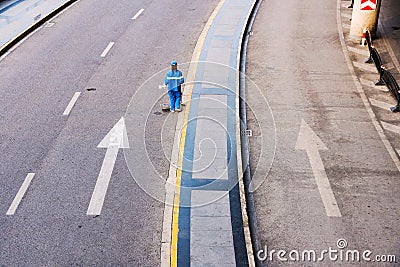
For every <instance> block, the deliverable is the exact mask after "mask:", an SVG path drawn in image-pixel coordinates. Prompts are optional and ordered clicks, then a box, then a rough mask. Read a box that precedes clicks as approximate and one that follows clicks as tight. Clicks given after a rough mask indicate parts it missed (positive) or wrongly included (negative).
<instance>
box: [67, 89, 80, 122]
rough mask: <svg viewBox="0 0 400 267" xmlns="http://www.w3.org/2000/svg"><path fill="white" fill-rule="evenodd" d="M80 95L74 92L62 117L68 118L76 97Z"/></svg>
mask: <svg viewBox="0 0 400 267" xmlns="http://www.w3.org/2000/svg"><path fill="white" fill-rule="evenodd" d="M80 95H81V92H76V93H75V94H74V96H73V97H72V99H71V101H70V102H69V104H68V106H67V108H66V109H65V111H64V113H63V115H64V116H68V115H69V113H70V112H71V110H72V108H73V107H74V105H75V103H76V101H77V100H78V97H79V96H80Z"/></svg>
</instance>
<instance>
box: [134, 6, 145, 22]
mask: <svg viewBox="0 0 400 267" xmlns="http://www.w3.org/2000/svg"><path fill="white" fill-rule="evenodd" d="M143 11H144V8H142V9H141V10H139V11H138V13H136V15H135V16H133V18H132V20H135V19H137V18H138V17H139V16H140V15H141V14H142V13H143Z"/></svg>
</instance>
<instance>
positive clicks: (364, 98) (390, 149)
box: [336, 0, 400, 172]
mask: <svg viewBox="0 0 400 267" xmlns="http://www.w3.org/2000/svg"><path fill="white" fill-rule="evenodd" d="M340 6H341V0H337V10H336V20H337V27H338V32H339V39H340V44H341V45H342V51H343V54H344V57H345V59H346V62H347V67H348V69H349V71H350V73H351V76H352V77H353V82H354V84H355V86H356V88H357V92H358V93H359V94H360V97H361V100H362V102H363V103H364V106H365V109H366V110H367V112H368V115H369V117H370V118H371V120H372V124H373V125H374V126H375V129H376V131H377V132H378V135H379V137H380V139H381V140H382V142H383V144H384V145H385V148H386V150H387V152H388V153H389V155H390V157H391V158H392V160H393V162H394V164H395V165H396V167H397V169H398V170H399V172H400V160H399V158H398V157H397V155H396V151H395V150H394V148H393V146H392V145H391V144H390V142H389V140H388V139H387V137H386V135H385V133H384V131H383V129H382V126H381V125H380V124H379V121H378V119H377V118H376V116H375V113H374V111H373V110H372V107H371V105H370V104H369V102H368V98H367V96H366V95H365V92H364V90H363V87H362V85H361V83H360V82H359V81H358V77H357V75H356V73H355V71H354V67H353V65H352V63H351V59H350V55H349V51H348V50H347V45H346V41H345V40H344V34H343V29H342V18H341V16H340Z"/></svg>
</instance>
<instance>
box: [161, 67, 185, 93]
mask: <svg viewBox="0 0 400 267" xmlns="http://www.w3.org/2000/svg"><path fill="white" fill-rule="evenodd" d="M184 82H185V79H184V78H183V75H182V72H181V71H180V70H176V71H172V70H169V71H168V72H167V75H166V77H165V80H164V83H165V85H168V91H175V92H177V91H179V90H180V87H181V84H183V83H184Z"/></svg>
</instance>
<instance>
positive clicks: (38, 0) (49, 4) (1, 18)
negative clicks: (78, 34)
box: [0, 0, 68, 48]
mask: <svg viewBox="0 0 400 267" xmlns="http://www.w3.org/2000/svg"><path fill="white" fill-rule="evenodd" d="M66 2H68V0H24V1H12V2H11V1H7V3H6V4H4V3H2V5H1V7H0V48H1V47H2V46H3V45H5V44H7V43H8V42H9V41H10V40H12V39H13V38H15V37H17V36H18V35H19V34H21V33H22V32H24V31H25V30H26V29H28V28H29V27H30V26H31V25H32V24H34V23H35V22H37V21H38V20H40V19H42V18H43V17H45V16H47V15H48V14H50V13H51V12H52V11H53V10H55V9H56V8H58V7H59V6H61V5H63V4H65V3H66Z"/></svg>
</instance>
